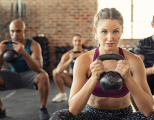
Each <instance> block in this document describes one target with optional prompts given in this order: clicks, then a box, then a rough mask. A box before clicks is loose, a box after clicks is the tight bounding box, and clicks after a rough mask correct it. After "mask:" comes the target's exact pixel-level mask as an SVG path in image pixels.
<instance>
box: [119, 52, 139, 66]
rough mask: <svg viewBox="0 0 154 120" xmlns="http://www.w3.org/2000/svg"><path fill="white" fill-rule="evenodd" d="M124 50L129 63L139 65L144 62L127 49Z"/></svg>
mask: <svg viewBox="0 0 154 120" xmlns="http://www.w3.org/2000/svg"><path fill="white" fill-rule="evenodd" d="M122 50H123V53H124V56H125V60H126V61H129V62H131V63H135V64H139V63H140V62H142V60H141V59H140V58H139V57H138V56H136V55H135V54H133V53H131V52H129V51H127V50H125V49H122Z"/></svg>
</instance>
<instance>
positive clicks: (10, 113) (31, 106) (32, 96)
mask: <svg viewBox="0 0 154 120" xmlns="http://www.w3.org/2000/svg"><path fill="white" fill-rule="evenodd" d="M50 83H51V84H50V92H49V97H48V101H47V109H48V112H49V114H50V115H52V113H54V112H55V111H57V110H61V109H68V101H63V102H60V103H53V102H52V98H53V97H54V96H55V95H56V94H57V93H58V89H57V87H56V85H55V84H54V82H53V81H52V80H51V82H50ZM65 91H66V93H67V96H68V97H69V92H70V88H68V87H65ZM0 97H1V99H2V102H3V105H4V107H5V109H6V116H7V117H6V118H3V119H1V120H39V107H40V98H39V92H38V91H37V90H32V89H15V90H8V91H2V92H0ZM153 97H154V96H153Z"/></svg>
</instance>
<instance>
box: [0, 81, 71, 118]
mask: <svg viewBox="0 0 154 120" xmlns="http://www.w3.org/2000/svg"><path fill="white" fill-rule="evenodd" d="M65 91H66V93H67V95H68V96H69V91H70V88H67V87H65ZM57 93H58V89H57V87H56V85H55V84H54V82H53V81H51V85H50V93H49V97H48V101H47V109H48V112H49V114H50V115H52V113H54V112H55V111H57V110H60V109H68V101H64V102H60V103H53V102H52V98H53V97H54V96H55V95H56V94H57ZM0 97H1V99H2V102H3V105H4V107H5V109H6V115H7V117H6V118H3V119H1V120H39V107H40V98H39V92H38V91H37V90H32V89H16V90H8V91H3V92H0Z"/></svg>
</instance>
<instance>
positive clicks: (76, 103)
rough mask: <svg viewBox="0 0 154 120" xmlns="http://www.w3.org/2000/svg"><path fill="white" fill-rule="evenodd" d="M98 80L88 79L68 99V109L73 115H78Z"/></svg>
mask: <svg viewBox="0 0 154 120" xmlns="http://www.w3.org/2000/svg"><path fill="white" fill-rule="evenodd" d="M97 83H98V81H94V80H92V79H89V80H88V81H87V82H86V83H85V85H84V86H83V87H82V89H81V90H80V91H79V92H78V93H77V94H75V95H74V96H73V97H72V98H70V100H69V111H70V112H71V113H72V114H73V115H75V116H76V115H78V114H79V113H80V112H81V111H82V110H83V108H84V107H85V105H86V104H87V102H88V100H89V97H90V95H91V93H92V91H93V90H94V88H95V86H96V85H97Z"/></svg>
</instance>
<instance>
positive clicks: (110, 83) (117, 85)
mask: <svg viewBox="0 0 154 120" xmlns="http://www.w3.org/2000/svg"><path fill="white" fill-rule="evenodd" d="M97 60H101V61H103V60H124V58H123V57H122V56H121V55H118V54H105V55H101V56H99V57H97ZM122 85H123V81H122V77H121V75H120V74H119V73H118V72H115V71H108V72H104V73H102V74H100V86H101V88H102V89H103V90H104V91H116V90H120V89H121V88H122Z"/></svg>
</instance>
